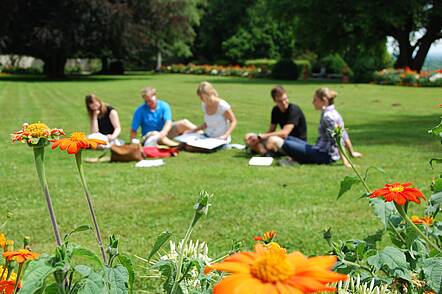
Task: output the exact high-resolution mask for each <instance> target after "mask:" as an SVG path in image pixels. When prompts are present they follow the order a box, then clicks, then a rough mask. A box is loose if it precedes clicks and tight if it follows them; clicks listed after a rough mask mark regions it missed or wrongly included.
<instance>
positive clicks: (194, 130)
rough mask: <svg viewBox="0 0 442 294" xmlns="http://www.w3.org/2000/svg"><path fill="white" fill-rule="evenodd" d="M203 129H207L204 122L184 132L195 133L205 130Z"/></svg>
mask: <svg viewBox="0 0 442 294" xmlns="http://www.w3.org/2000/svg"><path fill="white" fill-rule="evenodd" d="M205 129H207V124H206V123H202V124H201V125H199V126H198V127H196V128H194V129H192V130H189V131H187V132H186V133H195V132H198V131H202V130H205Z"/></svg>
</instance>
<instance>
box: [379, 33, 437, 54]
mask: <svg viewBox="0 0 442 294" xmlns="http://www.w3.org/2000/svg"><path fill="white" fill-rule="evenodd" d="M394 46H395V45H394V41H393V38H391V37H388V38H387V48H388V51H389V52H390V53H391V52H393V49H394ZM428 55H436V56H441V58H442V40H441V39H439V40H438V41H436V42H434V43H433V45H432V46H431V48H430V51H429V52H428Z"/></svg>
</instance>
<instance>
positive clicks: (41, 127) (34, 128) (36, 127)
mask: <svg viewBox="0 0 442 294" xmlns="http://www.w3.org/2000/svg"><path fill="white" fill-rule="evenodd" d="M25 131H26V132H28V133H29V135H30V136H32V137H34V138H41V137H47V136H48V132H49V127H48V126H47V125H45V124H42V123H39V122H38V123H34V124H30V125H28V126H27V127H26V130H25Z"/></svg>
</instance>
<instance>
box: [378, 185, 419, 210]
mask: <svg viewBox="0 0 442 294" xmlns="http://www.w3.org/2000/svg"><path fill="white" fill-rule="evenodd" d="M409 186H411V183H404V184H400V183H394V184H386V185H385V186H384V188H382V189H378V190H376V191H374V192H373V193H371V195H370V198H375V197H384V199H385V201H387V202H391V201H394V202H396V203H397V204H399V205H404V204H405V203H406V202H407V201H413V202H416V203H421V201H420V199H419V198H423V199H425V196H424V194H422V192H421V191H419V190H418V189H416V188H410V187H409ZM425 200H426V199H425Z"/></svg>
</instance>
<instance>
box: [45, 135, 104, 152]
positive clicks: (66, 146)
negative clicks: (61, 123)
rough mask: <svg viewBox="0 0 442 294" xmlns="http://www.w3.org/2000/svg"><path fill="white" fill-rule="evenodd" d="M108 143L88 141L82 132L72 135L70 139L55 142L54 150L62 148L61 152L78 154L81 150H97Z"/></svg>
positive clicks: (95, 140)
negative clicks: (99, 146)
mask: <svg viewBox="0 0 442 294" xmlns="http://www.w3.org/2000/svg"><path fill="white" fill-rule="evenodd" d="M104 144H106V142H104V141H102V140H97V139H88V138H87V137H86V135H85V134H84V133H82V132H74V133H72V135H71V137H70V138H63V139H59V140H55V141H53V144H52V149H55V148H57V147H58V146H60V149H61V150H67V151H68V153H69V154H77V153H78V152H79V151H80V150H81V149H96V148H97V146H98V145H104Z"/></svg>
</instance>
